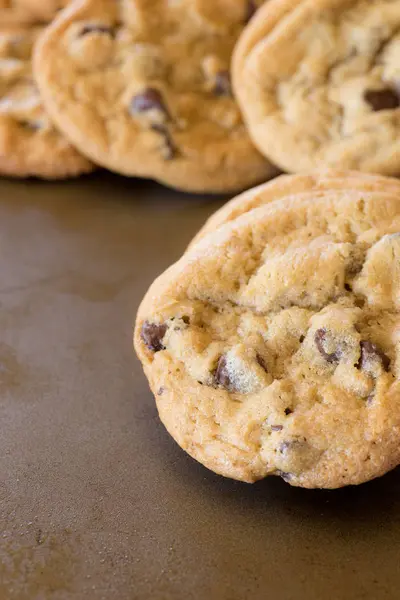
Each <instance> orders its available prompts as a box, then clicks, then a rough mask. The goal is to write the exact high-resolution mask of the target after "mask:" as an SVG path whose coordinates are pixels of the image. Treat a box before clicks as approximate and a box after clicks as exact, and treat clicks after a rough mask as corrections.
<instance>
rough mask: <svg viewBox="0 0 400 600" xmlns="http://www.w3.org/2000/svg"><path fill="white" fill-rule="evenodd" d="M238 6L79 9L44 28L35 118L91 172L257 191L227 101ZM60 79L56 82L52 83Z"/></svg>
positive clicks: (253, 166) (255, 162)
mask: <svg viewBox="0 0 400 600" xmlns="http://www.w3.org/2000/svg"><path fill="white" fill-rule="evenodd" d="M256 6H257V3H255V2H248V1H247V0H216V1H215V2H209V0H196V1H194V2H193V1H192V0H185V1H182V2H166V1H165V0H157V1H156V2H148V0H136V1H134V0H131V1H130V2H129V1H127V2H122V3H119V2H115V1H114V0H83V1H81V2H79V3H76V4H74V5H73V6H72V7H71V9H70V10H69V11H68V13H63V14H61V16H60V17H59V18H58V19H56V21H55V22H54V23H53V24H52V25H51V26H50V27H49V29H48V30H47V33H46V34H45V35H44V37H43V38H42V41H41V43H39V45H38V49H37V53H36V59H35V74H36V76H37V79H38V83H39V87H40V89H41V92H42V95H43V98H44V101H45V105H46V108H47V109H48V110H49V113H50V114H51V116H52V118H53V119H54V121H55V122H56V124H57V125H58V126H59V127H60V129H62V131H63V132H64V133H65V134H66V135H67V136H68V137H69V138H70V139H71V141H72V142H73V143H74V144H75V145H76V146H77V147H78V148H79V149H80V150H81V151H82V152H84V153H85V154H87V155H88V156H89V157H90V158H92V159H93V160H94V161H96V162H98V163H99V164H101V165H103V166H105V167H107V168H110V169H112V170H114V171H117V172H120V173H123V174H126V175H138V176H143V177H151V178H154V179H158V180H159V181H161V182H164V183H166V184H167V185H170V186H173V187H177V188H179V189H183V190H190V191H195V192H223V191H229V190H237V189H243V188H246V187H249V186H250V185H253V184H255V183H256V182H260V181H265V180H266V179H268V178H269V177H271V176H272V175H273V174H276V169H275V168H274V167H272V166H271V165H270V164H269V163H268V162H267V161H266V160H265V159H264V158H263V157H261V155H260V154H259V153H258V152H257V151H256V150H255V148H254V146H253V145H252V143H251V142H250V138H249V137H248V134H247V131H246V129H245V127H244V124H243V122H242V119H241V115H240V112H239V109H238V107H237V104H236V102H235V100H234V98H233V96H232V90H231V84H230V76H229V67H230V60H231V53H232V50H233V47H234V45H235V42H236V40H237V38H238V36H239V34H240V33H241V31H242V30H243V28H244V26H245V23H246V22H247V21H248V19H249V18H250V16H251V15H252V13H253V12H254V11H255V8H256ZM60 73H61V74H62V76H60Z"/></svg>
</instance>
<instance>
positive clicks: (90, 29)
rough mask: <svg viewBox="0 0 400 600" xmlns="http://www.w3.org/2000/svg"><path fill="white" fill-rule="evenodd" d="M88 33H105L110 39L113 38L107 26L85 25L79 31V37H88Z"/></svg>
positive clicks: (112, 33)
mask: <svg viewBox="0 0 400 600" xmlns="http://www.w3.org/2000/svg"><path fill="white" fill-rule="evenodd" d="M90 33H105V34H107V35H109V36H111V37H114V32H113V30H112V29H111V27H107V25H94V24H93V25H85V27H83V28H82V29H81V31H80V34H79V35H80V36H81V37H83V36H84V35H89V34H90Z"/></svg>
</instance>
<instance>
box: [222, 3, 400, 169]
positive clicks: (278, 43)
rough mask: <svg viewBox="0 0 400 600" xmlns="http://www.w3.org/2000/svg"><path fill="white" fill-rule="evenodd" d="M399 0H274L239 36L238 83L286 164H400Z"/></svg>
mask: <svg viewBox="0 0 400 600" xmlns="http://www.w3.org/2000/svg"><path fill="white" fill-rule="evenodd" d="M399 32H400V1H399V0H379V1H377V0H282V1H280V0H271V1H270V2H268V3H267V4H266V5H265V6H264V7H262V8H261V9H260V11H259V12H258V13H257V14H256V15H255V17H254V19H253V20H252V21H251V23H250V24H249V26H248V27H247V28H246V31H245V32H244V34H243V36H242V38H241V40H240V41H239V44H238V46H237V49H236V52H235V56H234V61H233V83H234V88H235V91H236V94H237V97H238V101H239V104H240V106H241V108H242V111H243V114H244V117H245V119H246V122H247V124H248V126H249V130H250V132H251V135H252V138H253V141H254V142H255V143H256V145H257V146H258V147H259V149H260V150H261V151H262V152H263V153H264V154H265V155H266V156H268V157H270V158H271V160H272V161H273V162H275V163H276V164H277V165H279V166H280V167H281V168H282V169H283V170H288V171H291V172H300V171H306V170H309V169H313V168H316V167H331V168H338V169H341V168H343V169H357V170H361V171H368V172H377V173H381V174H383V175H398V174H399V172H400V135H399V133H400V91H399V89H400V88H399V81H400V71H399V66H398V65H399V58H400V33H399Z"/></svg>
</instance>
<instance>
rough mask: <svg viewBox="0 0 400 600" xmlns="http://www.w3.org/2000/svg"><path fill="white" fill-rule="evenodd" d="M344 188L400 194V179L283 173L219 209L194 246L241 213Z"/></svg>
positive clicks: (330, 172) (322, 172) (338, 173)
mask: <svg viewBox="0 0 400 600" xmlns="http://www.w3.org/2000/svg"><path fill="white" fill-rule="evenodd" d="M330 190H341V191H346V190H347V191H349V192H351V191H354V190H357V191H361V192H364V191H365V192H366V191H376V192H377V191H381V192H389V193H394V194H398V193H400V181H399V180H397V179H393V178H392V177H383V176H379V175H371V174H369V173H361V172H359V171H337V170H333V169H327V170H320V171H314V172H311V173H308V174H307V175H281V176H280V177H277V178H275V179H274V180H273V181H270V182H268V183H265V184H262V185H260V186H258V187H256V188H253V189H251V190H248V191H246V192H243V193H242V194H240V195H239V196H237V197H236V198H233V199H232V200H230V201H229V202H227V203H226V204H224V205H223V206H222V208H221V209H220V210H218V211H217V212H215V213H214V214H213V215H212V216H211V217H210V218H209V219H208V221H207V222H206V224H205V225H204V226H203V227H202V228H201V230H200V231H199V232H198V234H197V235H196V236H195V238H194V239H193V240H192V242H191V245H194V244H195V243H197V242H198V241H199V240H200V239H201V238H202V237H204V236H205V235H206V234H207V233H210V231H214V230H215V229H217V228H218V227H219V226H220V225H222V224H223V223H227V222H228V221H233V220H234V219H236V218H237V217H239V216H240V215H242V214H244V213H246V212H249V211H250V210H252V209H253V208H258V207H259V206H263V205H265V204H270V203H271V202H275V201H276V200H280V199H281V198H284V197H285V196H295V195H298V194H308V193H310V192H323V191H325V192H326V191H330Z"/></svg>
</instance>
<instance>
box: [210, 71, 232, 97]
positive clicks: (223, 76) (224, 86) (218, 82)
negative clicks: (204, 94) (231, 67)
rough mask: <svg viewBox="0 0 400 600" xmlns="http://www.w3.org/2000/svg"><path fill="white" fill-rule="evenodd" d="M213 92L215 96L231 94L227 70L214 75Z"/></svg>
mask: <svg viewBox="0 0 400 600" xmlns="http://www.w3.org/2000/svg"><path fill="white" fill-rule="evenodd" d="M214 94H215V95H216V96H231V95H232V87H231V78H230V75H229V71H220V72H219V73H217V74H216V76H215V85H214Z"/></svg>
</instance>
